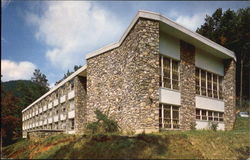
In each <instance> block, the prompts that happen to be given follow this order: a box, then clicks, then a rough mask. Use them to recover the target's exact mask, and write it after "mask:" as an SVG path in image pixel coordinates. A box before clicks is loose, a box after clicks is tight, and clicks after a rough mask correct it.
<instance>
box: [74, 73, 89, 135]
mask: <svg viewBox="0 0 250 160" xmlns="http://www.w3.org/2000/svg"><path fill="white" fill-rule="evenodd" d="M74 83H75V130H76V133H83V132H84V127H85V125H86V105H87V99H86V98H87V78H86V77H80V76H77V77H75V80H74Z"/></svg>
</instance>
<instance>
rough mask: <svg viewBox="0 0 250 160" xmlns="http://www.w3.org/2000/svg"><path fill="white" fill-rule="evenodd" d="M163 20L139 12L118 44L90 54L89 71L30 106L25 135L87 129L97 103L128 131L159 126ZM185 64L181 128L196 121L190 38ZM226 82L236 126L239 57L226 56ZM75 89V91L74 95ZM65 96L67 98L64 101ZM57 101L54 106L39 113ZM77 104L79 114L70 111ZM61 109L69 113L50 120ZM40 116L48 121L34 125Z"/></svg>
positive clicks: (228, 120)
mask: <svg viewBox="0 0 250 160" xmlns="http://www.w3.org/2000/svg"><path fill="white" fill-rule="evenodd" d="M159 23H160V22H158V21H154V20H149V19H145V18H139V19H138V20H137V22H136V23H135V25H134V26H133V28H132V29H131V30H130V32H129V34H128V35H127V36H126V38H125V39H124V41H123V42H122V44H121V45H120V46H119V47H118V48H114V49H112V50H109V51H107V52H105V53H102V54H99V55H96V56H94V57H91V58H89V59H87V66H88V67H87V70H86V68H85V71H84V74H83V75H85V74H86V71H87V75H85V76H83V75H81V76H80V74H79V75H76V76H75V77H73V78H72V79H70V80H69V81H67V82H65V84H63V85H62V86H60V88H58V89H56V90H55V91H53V93H51V94H49V95H48V96H47V97H45V98H44V99H42V100H41V101H39V102H38V103H36V104H34V105H33V106H32V107H31V108H29V109H28V110H26V111H25V112H24V113H23V125H24V127H25V128H24V130H23V134H24V137H25V136H26V135H27V132H28V136H31V137H35V138H36V137H42V136H44V135H43V133H44V131H46V130H48V129H49V130H51V131H50V132H49V133H47V134H45V135H49V134H53V133H54V132H53V131H52V130H54V131H55V134H57V133H59V132H57V131H60V130H63V131H64V132H65V133H76V134H81V133H84V132H85V127H86V124H87V123H90V122H93V121H95V119H96V115H95V114H94V111H95V110H96V109H99V110H101V111H102V112H104V113H105V114H107V115H108V116H109V117H110V118H112V119H115V120H116V121H117V122H118V124H119V126H120V128H121V129H122V131H123V132H124V133H125V134H126V133H131V132H134V133H141V132H143V131H145V132H153V131H159V89H160V85H159V84H160V64H159V58H160V51H159V44H160V43H159V38H160V25H159ZM179 68H180V83H179V84H180V90H179V91H180V93H181V105H180V112H179V115H180V119H179V122H180V129H181V130H189V129H190V127H191V123H192V122H196V118H195V108H196V105H195V97H196V92H195V47H194V46H193V45H191V44H189V43H187V42H184V41H180V62H179ZM77 74H78V73H77ZM223 87H224V88H223V97H224V102H225V113H224V122H225V128H226V130H230V129H232V128H233V124H234V121H235V61H234V60H232V59H230V60H225V76H224V81H223ZM73 92H74V97H73V96H72V97H71V98H69V94H70V93H73ZM71 95H72V94H71ZM63 96H65V101H63V102H61V97H63ZM56 100H58V101H59V102H58V104H55V101H56ZM72 101H73V104H74V108H72ZM51 103H52V104H53V107H52V108H50V109H48V108H47V110H46V111H45V110H43V111H42V112H41V113H40V112H39V114H38V115H37V114H34V113H35V112H37V111H39V110H40V109H41V108H43V107H44V106H47V107H48V106H49V104H51ZM70 106H71V107H70ZM73 110H74V112H75V116H74V117H72V116H71V114H70V113H73V112H72V111H73ZM31 114H32V116H30V115H31ZM57 115H60V117H61V115H64V116H65V117H66V118H60V119H59V120H58V121H54V120H53V122H52V123H50V124H49V123H47V120H48V119H49V118H52V117H53V119H54V117H56V116H57ZM73 119H74V120H73ZM36 122H39V124H40V122H43V123H42V125H38V126H37V125H36V126H33V125H34V123H36ZM72 124H74V127H73V126H72ZM30 126H31V127H30ZM33 130H38V131H39V130H40V131H41V132H33Z"/></svg>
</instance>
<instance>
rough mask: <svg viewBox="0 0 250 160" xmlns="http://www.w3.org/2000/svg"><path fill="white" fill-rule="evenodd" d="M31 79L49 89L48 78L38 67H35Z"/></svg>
mask: <svg viewBox="0 0 250 160" xmlns="http://www.w3.org/2000/svg"><path fill="white" fill-rule="evenodd" d="M31 81H32V82H35V83H37V84H39V85H40V86H43V87H45V88H47V89H49V84H48V80H47V78H46V76H45V74H43V73H41V71H40V69H35V71H34V73H33V77H31Z"/></svg>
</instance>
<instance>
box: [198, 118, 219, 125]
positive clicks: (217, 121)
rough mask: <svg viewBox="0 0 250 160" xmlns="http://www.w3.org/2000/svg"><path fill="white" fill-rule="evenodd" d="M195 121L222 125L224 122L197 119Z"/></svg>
mask: <svg viewBox="0 0 250 160" xmlns="http://www.w3.org/2000/svg"><path fill="white" fill-rule="evenodd" d="M196 121H198V122H218V123H223V124H224V121H223V122H222V121H209V120H199V119H196Z"/></svg>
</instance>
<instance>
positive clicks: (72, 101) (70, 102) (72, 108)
mask: <svg viewBox="0 0 250 160" xmlns="http://www.w3.org/2000/svg"><path fill="white" fill-rule="evenodd" d="M74 109H75V103H74V100H71V101H69V110H70V111H72V110H74Z"/></svg>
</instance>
